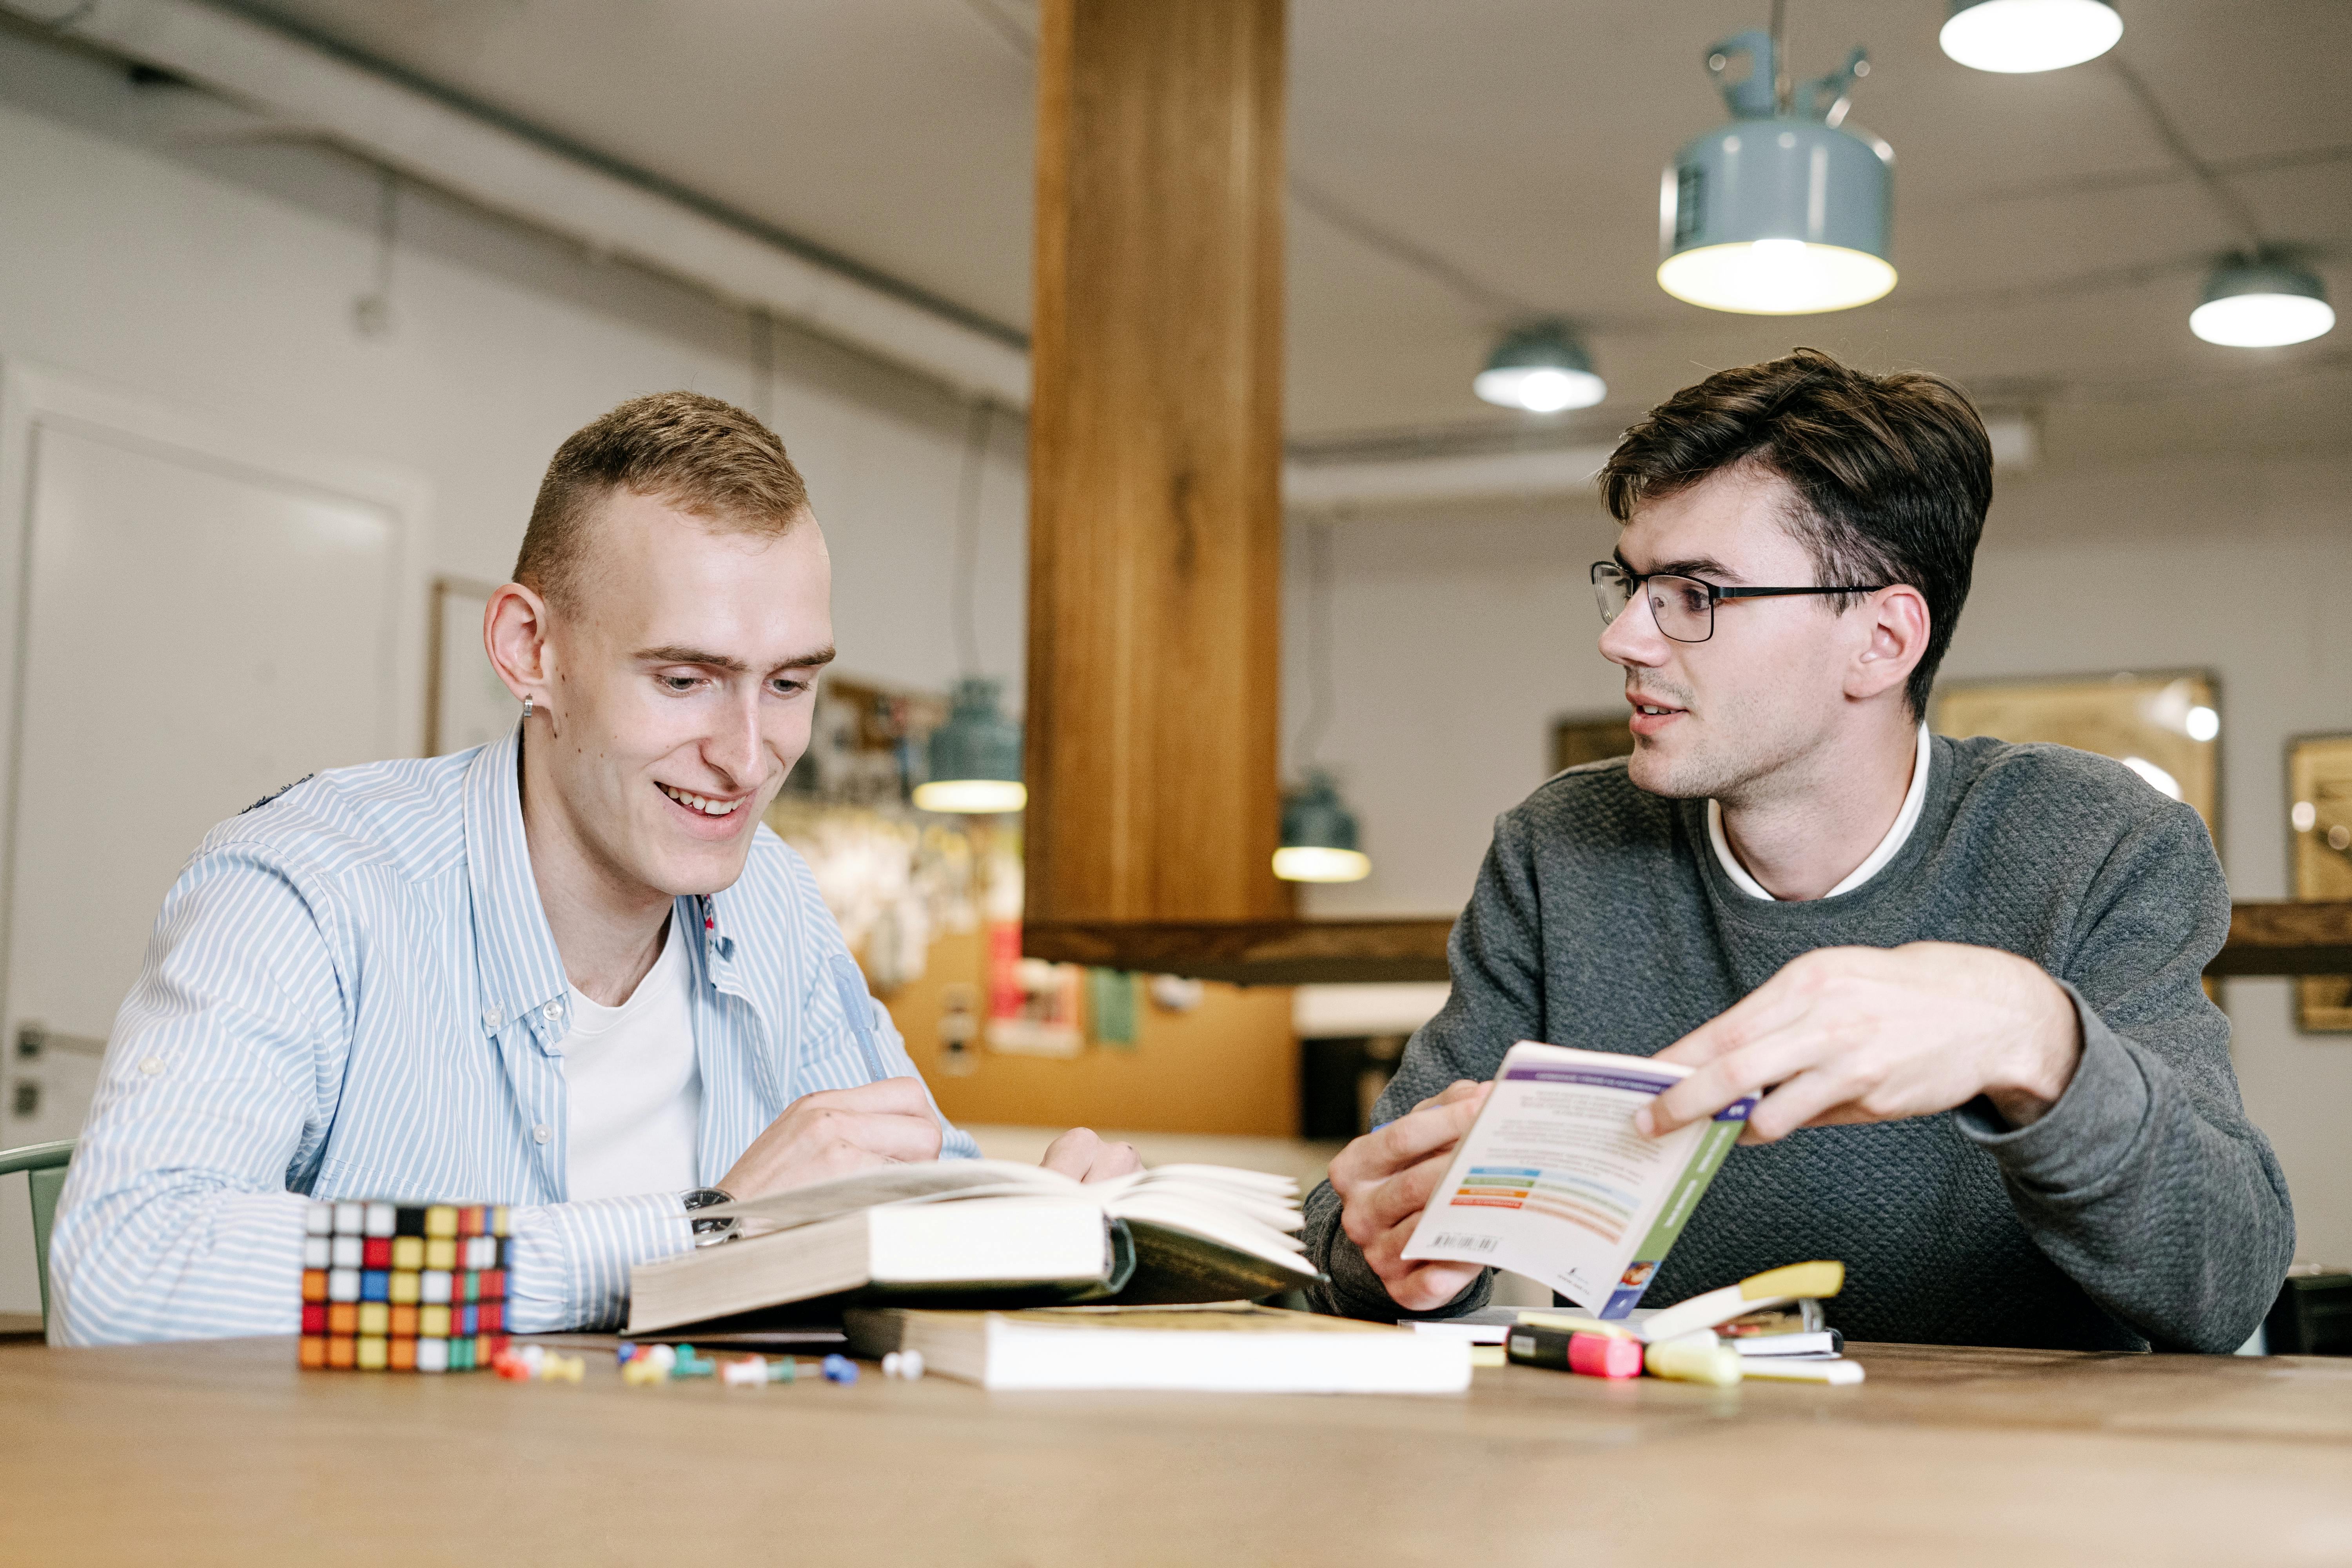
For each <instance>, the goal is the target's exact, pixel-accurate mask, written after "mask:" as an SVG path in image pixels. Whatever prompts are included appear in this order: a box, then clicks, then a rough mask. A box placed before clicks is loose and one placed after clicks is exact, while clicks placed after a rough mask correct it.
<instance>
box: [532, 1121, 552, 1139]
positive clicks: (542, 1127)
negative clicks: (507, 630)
mask: <svg viewBox="0 0 2352 1568" xmlns="http://www.w3.org/2000/svg"><path fill="white" fill-rule="evenodd" d="M553 1136H554V1134H553V1133H551V1132H550V1131H548V1130H547V1123H546V1122H544V1121H542V1122H541V1123H540V1124H539V1125H538V1126H536V1127H534V1128H532V1129H531V1130H530V1141H531V1142H534V1143H544V1142H547V1141H548V1140H549V1139H550V1138H551V1137H553Z"/></svg>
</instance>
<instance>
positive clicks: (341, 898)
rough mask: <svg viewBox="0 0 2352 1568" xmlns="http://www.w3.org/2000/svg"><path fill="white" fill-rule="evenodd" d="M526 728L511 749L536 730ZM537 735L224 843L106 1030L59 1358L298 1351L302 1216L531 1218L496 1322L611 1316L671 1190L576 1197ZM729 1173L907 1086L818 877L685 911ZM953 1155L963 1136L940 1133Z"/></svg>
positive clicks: (67, 1209) (378, 783) (522, 1224)
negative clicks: (524, 775) (106, 1353)
mask: <svg viewBox="0 0 2352 1568" xmlns="http://www.w3.org/2000/svg"><path fill="white" fill-rule="evenodd" d="M519 733H520V731H518V735H519ZM519 762H520V742H519V740H518V736H515V735H510V736H509V737H508V738H507V739H506V740H505V741H502V742H499V743H498V744H496V745H492V746H486V747H481V748H478V749H477V750H475V751H471V752H460V753H459V754H457V755H456V756H450V757H436V758H431V759H428V760H425V761H407V762H392V763H371V764H369V765H367V766H364V767H355V768H341V769H338V770H336V771H334V772H331V773H320V774H318V775H317V776H315V777H313V778H310V779H306V780H304V781H303V782H302V783H300V784H296V785H295V786H294V787H292V788H291V789H289V790H286V791H284V792H283V793H281V794H279V795H277V796H275V797H274V798H272V799H270V800H268V801H267V802H265V803H264V804H262V805H259V806H257V807H256V808H254V809H252V810H250V811H247V812H246V813H245V814H244V815H242V816H236V817H232V818H231V819H230V820H228V821H227V822H225V823H223V824H221V825H220V826H218V827H215V828H214V829H213V830H212V832H211V833H209V834H207V835H206V836H205V841H204V843H203V844H202V845H201V846H200V847H198V848H197V850H196V853H195V856H194V858H192V859H191V860H190V861H189V863H188V867H187V869H186V870H185V871H184V872H183V873H182V874H181V877H180V879H179V881H178V882H177V883H176V884H175V885H174V886H173V889H172V890H171V892H170V893H169V894H168V895H167V896H166V897H165V898H164V900H163V913H162V915H161V916H159V917H158V918H157V920H156V922H155V932H154V935H153V937H152V939H151V941H150V942H149V943H148V948H147V955H146V959H145V962H144V963H143V964H142V966H141V969H140V973H139V980H138V983H137V984H135V985H134V986H132V988H131V994H130V996H129V998H128V999H127V1000H125V1001H124V1003H123V1005H122V1011H121V1014H120V1015H119V1016H117V1017H116V1019H115V1024H114V1032H113V1036H112V1037H111V1041H110V1044H109V1046H108V1047H107V1053H106V1061H105V1066H104V1068H103V1069H102V1071H101V1074H100V1084H99V1089H98V1096H97V1099H96V1101H95V1102H94V1103H93V1105H92V1106H91V1109H90V1115H89V1126H88V1128H87V1129H86V1130H85V1131H84V1132H83V1133H82V1137H81V1141H80V1143H79V1146H78V1147H77V1148H76V1149H75V1151H74V1160H73V1165H72V1168H71V1170H70V1172H69V1173H68V1176H67V1180H66V1188H65V1193H64V1195H63V1197H62V1199H61V1201H60V1203H59V1205H58V1222H57V1229H56V1232H55V1235H54V1236H53V1237H52V1239H51V1243H50V1254H49V1256H50V1289H51V1311H50V1321H49V1337H50V1339H51V1341H52V1342H55V1343H58V1344H70V1345H90V1344H107V1343H116V1342H124V1341H136V1340H162V1339H194V1338H202V1337H207V1336H213V1335H226V1334H290V1333H293V1332H295V1331H297V1330H298V1329H299V1325H300V1321H301V1311H300V1309H301V1301H300V1294H301V1291H300V1277H301V1268H302V1236H303V1230H302V1225H303V1212H304V1208H305V1206H306V1200H307V1199H308V1198H310V1197H321V1198H341V1197H373V1198H392V1199H399V1200H404V1201H410V1202H480V1203H502V1204H507V1205H511V1206H512V1208H513V1215H512V1221H511V1223H512V1225H513V1227H514V1230H513V1234H514V1237H515V1240H514V1246H513V1262H512V1266H511V1269H510V1278H509V1307H508V1324H509V1328H510V1329H512V1330H513V1331H518V1332H526V1333H527V1332H532V1331H549V1330H557V1329H569V1328H583V1327H585V1328H601V1327H607V1326H611V1325H614V1324H616V1323H617V1322H618V1321H619V1320H620V1318H621V1316H622V1314H623V1310H624V1309H625V1305H626V1303H627V1300H628V1278H629V1268H630V1266H631V1265H632V1264H635V1263H639V1262H643V1261H645V1260H646V1259H648V1258H659V1257H664V1256H666V1255H667V1254H670V1253H674V1252H678V1251H682V1250H684V1249H685V1248H686V1247H688V1246H689V1245H690V1239H691V1225H690V1223H689V1221H688V1218H687V1215H686V1210H685V1208H684V1206H683V1205H681V1203H680V1202H679V1199H680V1197H681V1195H682V1194H677V1193H650V1194H646V1195H644V1196H641V1197H625V1198H601V1199H596V1200H593V1201H590V1202H583V1203H566V1202H565V1201H564V1137H565V1125H564V1121H565V1118H564V1109H565V1106H564V1082H563V1067H562V1057H561V1056H560V1055H559V1054H557V1053H556V1052H555V1051H553V1050H552V1049H551V1047H553V1046H555V1045H556V1044H557V1043H558V1042H560V1041H561V1040H562V1037H563V1032H564V1028H565V1026H566V1024H567V1023H568V1019H567V1016H566V1013H567V1009H568V1007H569V1005H570V992H569V986H568V984H567V981H566V978H565V975H564V971H563V962H562V957H561V956H560V955H559V954H558V953H557V952H556V947H555V939H554V937H553V935H552V934H551V932H550V931H549V930H548V925H547V917H546V915H545V913H544V912H543V911H542V910H541V907H540V901H539V889H538V887H537V885H536V884H535V883H534V882H533V881H532V879H531V872H530V856H529V852H528V850H527V849H526V847H525V845H524V842H523V826H522V809H521V807H522V803H521V795H520V785H519V784H518V778H519ZM674 920H675V921H676V924H675V926H674V928H673V930H674V931H677V932H689V931H692V932H699V933H701V937H702V940H701V941H699V942H689V943H688V947H687V953H688V958H689V960H690V962H691V963H692V967H693V975H694V984H693V994H694V1041H695V1052H696V1056H697V1058H698V1062H699V1064H700V1067H701V1071H702V1084H703V1096H702V1121H701V1125H700V1129H699V1135H698V1152H697V1162H698V1169H699V1172H700V1174H701V1179H702V1181H703V1182H705V1183H706V1184H707V1183H710V1182H715V1181H717V1180H718V1179H719V1177H720V1176H721V1175H722V1174H723V1173H725V1172H726V1171H727V1169H728V1168H729V1167H730V1165H732V1164H733V1163H735V1160H736V1158H737V1156H739V1155H740V1154H741V1153H742V1152H743V1151H744V1149H745V1148H747V1147H748V1146H749V1145H750V1144H751V1141H752V1140H753V1139H754V1138H756V1137H758V1136H759V1134H760V1133H761V1131H762V1130H764V1129H765V1128H766V1127H767V1125H768V1124H769V1123H770V1122H771V1121H774V1120H775V1118H776V1117H777V1116H778V1115H779V1114H780V1113H781V1112H782V1110H784V1108H785V1107H786V1106H787V1105H788V1104H790V1103H791V1102H792V1101H793V1100H796V1099H798V1098H799V1097H800V1096H802V1095H804V1094H807V1093H809V1092H811V1091H812V1090H815V1089H845V1088H848V1087H851V1086H853V1085H856V1084H861V1083H868V1082H871V1081H873V1080H874V1079H878V1078H884V1077H892V1076H901V1075H908V1076H919V1075H916V1074H915V1068H914V1064H913V1063H912V1062H911V1061H910V1060H909V1059H908V1056H907V1052H906V1048H905V1047H904V1045H903V1044H902V1043H901V1042H900V1040H899V1038H898V1031H897V1030H895V1029H894V1028H892V1027H891V1025H890V1020H889V1016H888V1015H887V1014H886V1013H884V1012H883V1011H882V1009H881V1007H880V1006H879V1005H877V1004H876V1003H875V1001H874V1000H873V998H872V997H871V996H870V995H869V994H867V992H866V983H865V980H864V978H863V977H862V976H861V975H860V973H858V969H857V965H856V962H855V961H854V960H853V959H852V958H851V957H850V955H849V950H848V947H847V945H846V944H845V942H843V940H842V936H841V929H840V927H839V926H838V925H837V924H836V923H835V921H834V918H833V915H832V914H831V912H830V911H829V910H826V909H825V907H824V901H823V900H821V899H819V897H818V896H817V889H816V881H815V879H814V877H812V876H811V875H810V873H809V868H808V867H807V865H806V863H804V862H803V860H802V859H801V858H800V857H799V856H798V855H797V854H795V853H793V850H792V849H790V848H788V847H786V846H785V845H784V843H783V842H782V840H781V839H779V838H778V837H776V836H775V835H774V834H772V833H771V832H769V831H768V829H767V828H765V827H764V826H763V827H761V828H758V829H757V830H756V832H755V835H754V837H753V841H752V846H751V858H750V859H749V861H748V862H747V863H746V864H745V866H744V868H743V875H742V876H741V877H740V879H737V881H736V882H735V884H734V885H733V886H732V887H730V888H728V889H725V890H724V891H722V892H719V893H714V894H712V895H710V896H709V897H707V898H701V897H687V898H681V899H679V900H677V908H676V910H675V911H674ZM941 1125H942V1127H943V1128H945V1133H944V1139H945V1143H944V1147H943V1149H942V1151H941V1152H942V1153H943V1154H945V1155H949V1156H969V1155H971V1154H974V1153H976V1152H978V1151H977V1150H976V1149H975V1148H974V1147H973V1145H972V1142H971V1139H970V1138H969V1137H968V1136H966V1135H965V1134H964V1133H962V1132H961V1131H957V1130H956V1129H954V1128H952V1127H948V1126H947V1125H946V1122H945V1121H944V1119H942V1122H941Z"/></svg>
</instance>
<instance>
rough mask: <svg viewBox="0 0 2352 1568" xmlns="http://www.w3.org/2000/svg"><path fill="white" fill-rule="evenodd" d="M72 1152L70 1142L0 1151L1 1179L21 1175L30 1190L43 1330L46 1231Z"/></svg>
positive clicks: (45, 1317)
mask: <svg viewBox="0 0 2352 1568" xmlns="http://www.w3.org/2000/svg"><path fill="white" fill-rule="evenodd" d="M73 1152H74V1141H73V1140H72V1139H70V1138H61V1139H59V1140H58V1142H54V1143H27V1144H26V1145H25V1146H24V1147H23V1148H21V1149H0V1176H5V1175H8V1174H11V1173H14V1172H17V1171H22V1172H24V1173H25V1179H26V1182H28V1183H29V1184H31V1186H32V1189H33V1265H34V1268H35V1270H36V1271H37V1273H38V1274H39V1275H40V1279H41V1327H42V1328H44V1329H47V1327H48V1326H49V1227H50V1226H51V1225H52V1223H54V1222H55V1221H56V1219H57V1217H58V1194H59V1193H62V1192H64V1191H65V1190H66V1166H67V1165H68V1163H71V1162H72V1160H73Z"/></svg>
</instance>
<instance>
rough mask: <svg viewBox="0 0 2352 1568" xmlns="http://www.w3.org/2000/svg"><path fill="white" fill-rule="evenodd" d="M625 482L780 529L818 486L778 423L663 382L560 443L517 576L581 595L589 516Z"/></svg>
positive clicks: (803, 509) (701, 511)
mask: <svg viewBox="0 0 2352 1568" xmlns="http://www.w3.org/2000/svg"><path fill="white" fill-rule="evenodd" d="M616 489H631V490H635V491H637V492H638V493H640V494H642V495H649V496H656V497H658V498H660V499H661V500H666V501H667V502H669V503H670V504H671V505H672V506H674V507H677V509H678V510H681V511H687V512H691V513H693V514H694V515H695V516H696V517H698V518H700V519H702V520H703V521H706V522H708V523H709V524H710V525H711V526H712V527H714V528H718V529H722V530H725V531H730V532H742V533H764V534H771V535H772V534H779V533H782V532H784V531H786V530H787V529H790V528H791V527H792V526H793V524H795V523H797V522H799V521H801V520H802V519H803V518H804V517H806V516H807V515H808V504H809V501H808V487H807V486H806V485H805V484H803V482H802V481H801V475H800V470H799V469H798V468H793V460H792V459H791V458H788V457H786V456H785V455H784V444H783V443H782V441H779V440H778V439H776V435H775V432H774V431H772V430H771V429H769V428H768V427H767V426H764V425H762V424H761V423H760V422H759V421H758V420H757V419H754V418H752V417H751V416H750V415H749V414H746V413H744V412H743V411H742V410H741V409H740V408H738V407H736V406H735V405H733V404H731V403H722V402H720V401H719V399H718V398H716V397H706V396H704V395H702V394H701V393H698V392H656V393H654V394H652V395H648V396H645V397H633V398H631V399H629V401H628V402H626V403H624V404H622V405H620V406H619V407H618V408H615V409H614V410H613V411H612V412H611V413H610V414H607V415H605V416H604V417H602V418H600V419H597V420H594V421H593V422H591V423H590V424H588V425H585V426H582V427H581V428H580V429H578V430H575V431H573V432H572V436H571V438H570V439H568V440H566V441H565V442H564V443H563V445H562V446H561V447H557V448H556V449H555V457H554V459H553V460H552V461H551V462H550V463H549V464H548V465H547V477H546V478H545V479H541V481H540V486H539V499H538V500H535V501H533V502H532V503H531V508H530V527H529V528H527V529H525V530H524V531H523V536H522V551H521V553H520V554H519V555H517V556H516V557H515V568H514V580H515V581H516V582H518V583H520V584H523V586H525V587H527V588H530V589H532V590H533V591H535V592H536V593H538V594H539V595H540V596H541V597H542V598H544V599H546V600H547V601H548V602H549V603H550V604H551V605H556V606H557V607H559V608H562V609H569V608H571V607H572V606H573V605H576V604H577V602H578V595H579V590H580V581H581V574H582V572H583V569H584V568H585V566H586V564H587V557H588V554H589V546H590V543H591V542H590V540H589V539H588V538H587V537H585V536H586V533H587V529H586V528H585V526H584V525H585V523H586V522H587V521H588V518H589V516H590V514H591V513H593V511H594V510H595V509H596V506H597V504H598V503H599V502H601V501H602V500H604V498H605V497H606V496H608V495H610V494H612V493H613V491H614V490H616Z"/></svg>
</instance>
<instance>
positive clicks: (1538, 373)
mask: <svg viewBox="0 0 2352 1568" xmlns="http://www.w3.org/2000/svg"><path fill="white" fill-rule="evenodd" d="M1470 386H1471V390H1472V391H1474V392H1475V393H1476V394H1477V395H1479V396H1480V397H1482V398H1484V399H1486V401H1487V402H1488V403H1493V404H1497V405H1501V406H1502V407H1505V408H1524V409H1526V410H1527V411H1528V413H1530V414H1557V413H1559V411H1560V410H1562V409H1565V408H1590V407H1591V406H1592V405H1594V404H1596V403H1598V402H1600V401H1601V399H1602V398H1604V397H1606V396H1608V395H1609V384H1608V383H1606V382H1604V381H1602V380H1601V378H1600V377H1599V376H1598V375H1595V374H1593V372H1592V356H1591V354H1589V353H1585V352H1584V344H1583V342H1581V341H1580V340H1579V339H1578V337H1577V335H1576V332H1575V330H1574V329H1573V328H1571V327H1570V325H1569V324H1568V323H1567V322H1566V321H1537V322H1534V323H1532V324H1530V325H1528V326H1524V327H1521V328H1519V329H1518V330H1517V331H1514V332H1512V333H1511V334H1510V335H1509V336H1508V337H1506V338H1505V339H1504V340H1503V341H1502V342H1500V343H1499V344H1497V345H1496V349H1495V352H1494V353H1493V354H1492V355H1491V356H1490V357H1489V358H1488V359H1487V361H1486V369H1484V370H1482V371H1480V372H1479V373H1478V374H1477V377H1476V379H1475V380H1474V381H1473V382H1472V383H1471V384H1470Z"/></svg>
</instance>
